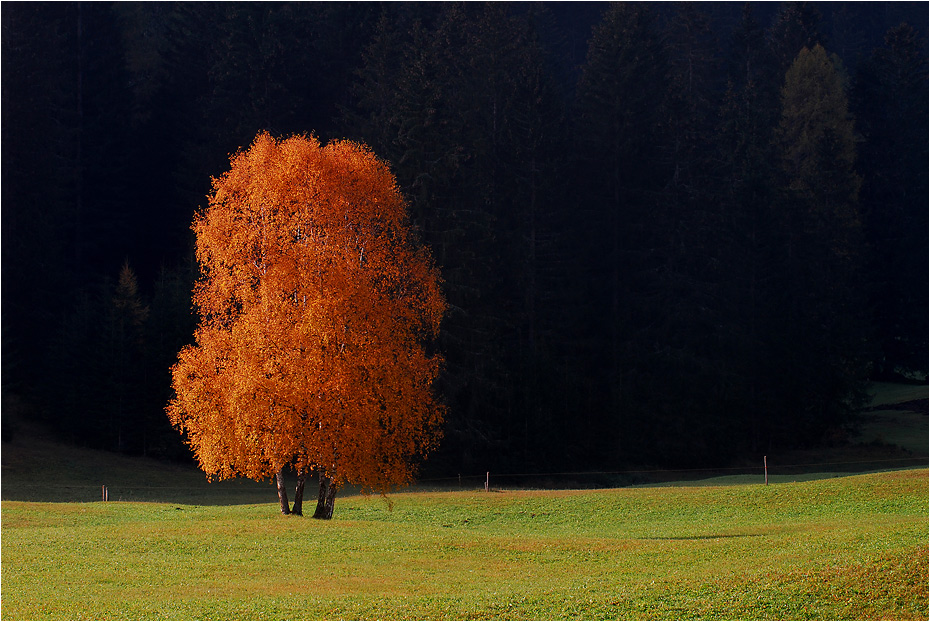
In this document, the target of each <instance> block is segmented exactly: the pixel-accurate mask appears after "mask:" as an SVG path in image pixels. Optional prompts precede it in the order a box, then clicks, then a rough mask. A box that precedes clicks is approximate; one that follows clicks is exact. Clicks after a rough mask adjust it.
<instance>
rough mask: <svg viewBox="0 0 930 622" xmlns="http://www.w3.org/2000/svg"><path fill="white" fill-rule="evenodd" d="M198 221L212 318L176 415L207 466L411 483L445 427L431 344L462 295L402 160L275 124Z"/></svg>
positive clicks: (250, 473)
mask: <svg viewBox="0 0 930 622" xmlns="http://www.w3.org/2000/svg"><path fill="white" fill-rule="evenodd" d="M193 229H194V232H195V233H196V237H197V260H198V262H199V263H200V266H201V270H202V277H201V279H200V280H199V281H198V283H197V285H196V287H195V289H194V302H195V304H196V306H197V308H198V310H199V313H200V324H199V326H198V328H197V330H196V333H195V340H196V343H195V345H191V346H187V347H185V348H184V349H183V350H182V351H181V352H180V354H179V361H178V363H176V364H175V365H174V367H173V368H172V378H173V386H174V390H175V397H174V399H172V401H171V402H170V404H169V405H168V415H169V417H170V419H171V421H172V423H173V424H174V425H175V426H176V427H177V428H179V429H180V430H181V431H182V432H183V433H185V434H186V435H187V437H188V442H189V444H190V445H191V447H192V448H193V450H194V453H195V455H196V457H197V459H198V461H199V462H200V465H201V467H202V468H203V469H204V471H206V472H207V473H208V475H210V476H211V477H218V478H220V479H223V478H228V477H234V476H238V475H243V476H246V477H249V478H253V479H262V478H265V477H268V476H271V475H273V474H274V473H276V472H277V471H278V470H279V469H281V468H283V467H287V466H293V467H294V468H296V469H297V470H298V471H299V472H303V473H307V472H310V471H317V472H320V473H322V474H323V475H325V476H327V477H331V478H333V480H334V484H335V485H337V486H338V485H340V484H343V483H354V484H360V485H362V486H363V487H365V488H367V489H374V490H382V491H383V490H386V489H388V488H390V487H392V486H394V485H399V484H403V483H406V482H407V481H409V479H410V477H411V476H412V469H413V462H412V461H413V459H414V458H415V457H417V456H418V455H425V453H426V452H428V451H429V450H430V449H431V448H432V447H433V446H434V445H435V443H436V441H437V440H438V437H439V432H440V424H441V421H442V414H443V407H442V405H441V404H439V403H438V402H437V400H436V398H435V396H434V393H433V390H432V384H433V380H434V379H435V378H436V376H437V374H438V372H439V367H440V365H441V362H442V361H441V357H440V356H439V355H438V354H431V353H430V352H428V351H427V349H426V344H428V342H429V341H430V340H431V339H432V338H434V337H435V336H436V335H437V333H438V330H439V323H440V320H441V318H442V316H443V314H444V312H445V309H446V303H445V300H444V298H443V296H442V293H441V292H440V278H439V275H438V272H437V270H436V269H435V267H434V266H433V263H432V260H431V258H430V255H429V252H428V251H427V249H426V248H424V247H422V246H419V245H418V244H416V242H415V239H414V237H413V236H412V234H411V232H410V229H409V226H408V223H407V218H406V211H405V203H404V200H403V198H402V196H401V194H400V192H399V191H398V188H397V185H396V182H395V180H394V177H393V175H392V174H391V172H390V170H389V169H388V167H387V165H386V164H385V163H383V162H381V161H380V160H378V159H377V158H376V157H375V156H374V154H373V153H372V152H371V151H370V150H368V148H367V147H365V146H362V145H359V144H356V143H353V142H349V141H337V142H331V143H329V144H327V145H326V146H321V145H320V143H319V142H318V141H317V140H316V139H315V138H314V137H308V136H295V137H291V138H288V139H286V140H281V141H277V140H275V139H274V138H272V137H271V136H269V135H268V134H267V133H262V134H260V135H259V136H257V137H256V139H255V141H254V143H253V144H252V145H251V147H250V148H249V149H248V150H246V151H244V152H239V153H237V154H236V155H234V156H233V157H232V158H231V169H230V170H229V171H228V172H227V173H226V174H224V175H223V176H222V177H220V178H218V179H214V180H213V192H212V193H211V195H210V196H209V206H208V207H207V209H206V210H205V211H204V212H203V213H202V214H199V215H198V216H197V218H196V219H195V222H194V225H193Z"/></svg>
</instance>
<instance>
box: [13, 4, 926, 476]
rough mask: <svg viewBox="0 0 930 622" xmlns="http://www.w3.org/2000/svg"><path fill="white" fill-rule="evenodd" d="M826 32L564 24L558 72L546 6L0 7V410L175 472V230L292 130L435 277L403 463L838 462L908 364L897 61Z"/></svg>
mask: <svg viewBox="0 0 930 622" xmlns="http://www.w3.org/2000/svg"><path fill="white" fill-rule="evenodd" d="M730 6H731V7H732V6H733V5H730ZM891 6H892V7H894V6H895V5H894V4H893V3H892V5H891ZM906 8H907V7H904V8H901V11H902V12H903V13H907V11H906V10H905V9H906ZM857 10H862V11H864V10H865V9H857V7H856V5H855V4H852V3H851V4H848V5H847V4H840V5H837V6H833V7H830V17H829V20H826V19H825V18H824V16H823V15H821V14H820V12H819V10H818V7H817V6H815V5H811V4H807V3H787V4H783V5H778V7H777V10H775V11H769V12H768V14H766V15H763V14H765V13H766V11H765V10H764V9H760V7H754V6H753V5H746V6H745V7H742V8H741V9H740V10H737V11H735V12H734V11H731V13H733V15H729V17H728V18H727V19H726V20H721V17H720V16H721V13H722V11H723V9H721V8H720V6H718V5H714V4H710V5H704V4H688V3H685V4H679V5H670V6H666V5H651V4H640V3H617V4H610V5H606V4H605V5H597V11H598V18H597V19H596V20H595V21H596V23H595V24H594V28H593V29H592V30H591V31H590V36H587V37H585V41H584V43H585V45H586V47H584V48H582V49H581V50H579V49H578V46H577V45H576V42H575V40H574V39H572V38H570V37H569V33H568V30H567V27H566V26H565V23H564V22H563V21H560V20H564V18H565V15H564V14H560V15H556V11H557V7H555V6H554V5H547V4H545V3H538V4H537V3H533V4H522V3H521V4H513V5H511V4H491V3H464V4H458V3H423V4H421V3H396V4H395V3H387V4H383V5H382V4H377V3H361V4H354V3H319V4H317V3H294V4H289V3H283V4H280V3H256V4H252V3H236V4H224V3H219V4H200V3H139V4H136V3H127V4H122V3H113V4H108V3H69V4H64V3H61V4H25V5H16V6H13V7H12V8H10V7H6V8H5V10H4V11H3V14H2V18H3V39H2V45H3V55H2V59H3V69H5V70H6V71H5V72H4V79H3V90H4V93H3V94H4V97H3V119H4V141H3V184H2V192H3V197H2V198H3V204H4V210H3V225H4V227H3V245H2V248H3V264H2V265H3V277H4V278H3V302H4V303H5V305H4V307H5V308H4V314H3V350H4V351H3V354H4V356H3V366H4V369H3V380H4V387H3V390H4V393H9V392H18V393H25V394H28V395H29V396H30V397H31V401H32V402H33V403H34V404H35V405H36V411H37V413H39V415H37V416H43V417H44V418H45V420H46V421H48V422H49V423H51V424H52V426H53V427H54V428H55V429H57V430H58V431H59V432H61V433H62V435H63V436H64V437H66V438H68V439H70V440H73V441H76V442H80V443H84V444H90V445H94V446H100V447H106V448H110V449H114V450H120V451H125V452H129V453H146V454H150V455H160V456H165V457H174V458H181V457H184V456H186V455H187V450H186V449H185V448H184V447H183V446H181V444H180V437H179V435H178V434H177V432H176V431H174V430H172V429H171V427H170V424H169V422H168V419H167V416H166V415H165V410H164V409H165V405H166V404H167V403H168V401H169V400H170V399H171V393H170V374H169V367H170V366H171V365H172V363H174V362H175V360H176V358H177V353H178V351H179V350H180V349H181V347H183V346H184V345H185V344H187V343H190V341H191V337H192V335H193V330H194V318H193V316H192V313H191V298H190V292H191V286H192V284H193V282H194V280H195V278H196V277H197V274H196V264H195V262H194V260H193V245H192V236H191V232H190V229H189V228H190V224H191V221H192V218H193V215H194V213H195V211H196V210H197V209H200V208H202V207H203V206H204V205H205V198H204V197H205V195H206V194H207V191H208V190H209V188H210V178H211V176H216V175H219V174H220V173H221V172H222V171H223V170H225V167H226V163H227V162H228V156H229V154H230V153H233V152H235V151H236V150H237V149H239V148H240V147H245V146H246V145H248V144H249V143H250V142H251V141H252V139H253V138H254V136H255V135H256V133H257V132H259V131H260V130H265V131H267V132H269V133H270V134H272V135H274V136H284V135H289V134H292V133H302V132H314V133H316V134H317V135H318V136H320V137H322V138H324V139H325V138H348V139H351V140H357V141H360V142H364V143H365V144H367V145H369V146H370V147H371V148H372V149H373V151H374V152H375V153H376V154H377V155H378V156H379V157H380V158H382V159H384V160H386V161H387V162H389V163H390V166H391V169H392V172H393V174H394V175H395V176H396V178H397V181H398V184H399V186H400V189H401V191H402V192H403V194H404V196H405V197H406V199H407V202H408V206H409V207H408V209H409V213H410V218H411V224H412V226H413V227H414V229H415V230H416V232H417V234H418V235H419V236H420V238H421V239H422V240H423V241H424V242H425V243H426V244H428V245H429V247H430V248H431V251H432V255H433V257H434V258H435V260H436V263H437V266H438V267H439V269H440V272H441V275H442V279H443V291H444V294H445V297H446V300H447V302H448V304H449V311H448V313H447V315H446V317H445V319H444V321H443V324H442V328H441V331H440V337H439V347H440V348H441V350H442V352H443V354H444V356H445V360H446V364H445V368H444V370H443V372H442V374H441V375H440V378H439V381H438V382H439V385H438V388H439V393H440V395H441V396H442V397H443V399H444V401H445V403H446V405H447V407H448V410H447V412H446V417H445V419H446V423H445V436H444V440H443V443H442V446H441V447H440V448H439V450H438V451H437V452H436V453H435V454H434V456H433V458H432V459H431V461H430V463H429V464H428V465H427V468H428V469H432V470H434V471H436V472H472V471H476V470H484V469H485V468H491V469H498V470H501V469H514V468H519V469H521V470H536V471H540V472H545V471H553V470H560V469H564V468H572V469H576V468H580V467H586V468H587V467H590V468H607V467H613V466H622V465H630V464H646V463H649V464H663V465H669V466H675V465H679V466H681V465H688V466H695V465H710V466H719V465H721V463H722V462H724V461H726V460H729V459H735V458H738V457H740V456H742V455H745V454H752V453H757V452H764V451H769V450H771V449H773V448H784V447H789V446H803V445H808V444H815V443H823V442H825V441H831V440H832V441H835V442H842V441H843V440H844V439H845V437H846V435H847V434H848V431H849V429H850V426H851V425H853V424H854V423H855V415H856V412H857V409H858V408H859V406H861V404H862V400H863V398H864V389H865V381H866V380H868V379H869V378H876V377H882V378H886V377H893V376H894V375H895V374H898V373H900V372H901V371H902V370H924V371H925V370H926V361H927V322H926V312H927V291H928V287H927V267H926V263H925V259H926V257H927V233H926V232H927V228H928V224H927V208H926V205H927V198H928V197H927V195H928V193H927V141H926V136H927V125H926V124H927V118H928V111H927V91H926V83H927V54H926V42H925V41H924V40H923V38H922V37H923V35H922V34H921V33H918V32H917V31H916V30H915V29H914V28H912V27H910V26H908V25H907V24H904V23H899V22H897V21H895V22H894V23H891V24H889V26H890V28H889V29H887V31H886V32H885V34H884V36H883V37H882V38H881V40H880V41H879V42H877V45H874V46H871V45H870V46H866V44H864V43H863V41H864V40H865V39H866V36H865V27H864V26H863V23H865V22H869V23H870V24H871V23H873V22H876V21H878V22H881V21H882V20H885V21H888V20H889V19H892V18H895V17H897V14H894V15H891V16H890V17H889V15H888V14H887V13H888V11H890V10H891V9H888V8H883V9H881V10H882V11H885V14H883V16H881V17H882V19H877V18H876V16H875V15H873V14H868V15H865V14H861V15H860V14H856V11H857ZM870 10H872V11H876V10H879V9H876V8H875V7H872V9H870ZM921 10H923V14H922V17H923V18H924V22H925V21H926V20H925V17H926V7H925V6H923V7H922V9H921ZM916 17H921V15H920V14H918V15H917V16H916ZM724 23H725V25H721V24H724ZM7 423H8V422H6V421H5V422H4V432H5V434H9V433H10V432H11V431H12V429H11V427H10V426H9V425H7Z"/></svg>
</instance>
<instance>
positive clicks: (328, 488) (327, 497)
mask: <svg viewBox="0 0 930 622" xmlns="http://www.w3.org/2000/svg"><path fill="white" fill-rule="evenodd" d="M335 506H336V485H335V484H334V483H333V478H331V477H327V476H326V475H322V474H321V475H320V497H319V499H318V500H317V503H316V512H314V513H313V518H318V519H320V520H330V519H331V518H332V517H333V508H334V507H335Z"/></svg>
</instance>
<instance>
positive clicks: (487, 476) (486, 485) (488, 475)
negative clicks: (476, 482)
mask: <svg viewBox="0 0 930 622" xmlns="http://www.w3.org/2000/svg"><path fill="white" fill-rule="evenodd" d="M490 483H491V472H490V471H487V472H486V473H485V474H484V491H485V492H488V491H490V490H491V488H490Z"/></svg>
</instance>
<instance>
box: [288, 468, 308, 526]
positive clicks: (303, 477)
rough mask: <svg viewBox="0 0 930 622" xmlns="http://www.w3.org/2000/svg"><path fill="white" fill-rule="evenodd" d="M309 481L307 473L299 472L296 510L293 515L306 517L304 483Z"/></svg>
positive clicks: (295, 502) (292, 511)
mask: <svg viewBox="0 0 930 622" xmlns="http://www.w3.org/2000/svg"><path fill="white" fill-rule="evenodd" d="M306 481H307V472H306V471H297V489H296V490H294V508H293V509H292V510H291V514H296V515H297V516H303V515H304V483H305V482H306Z"/></svg>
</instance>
